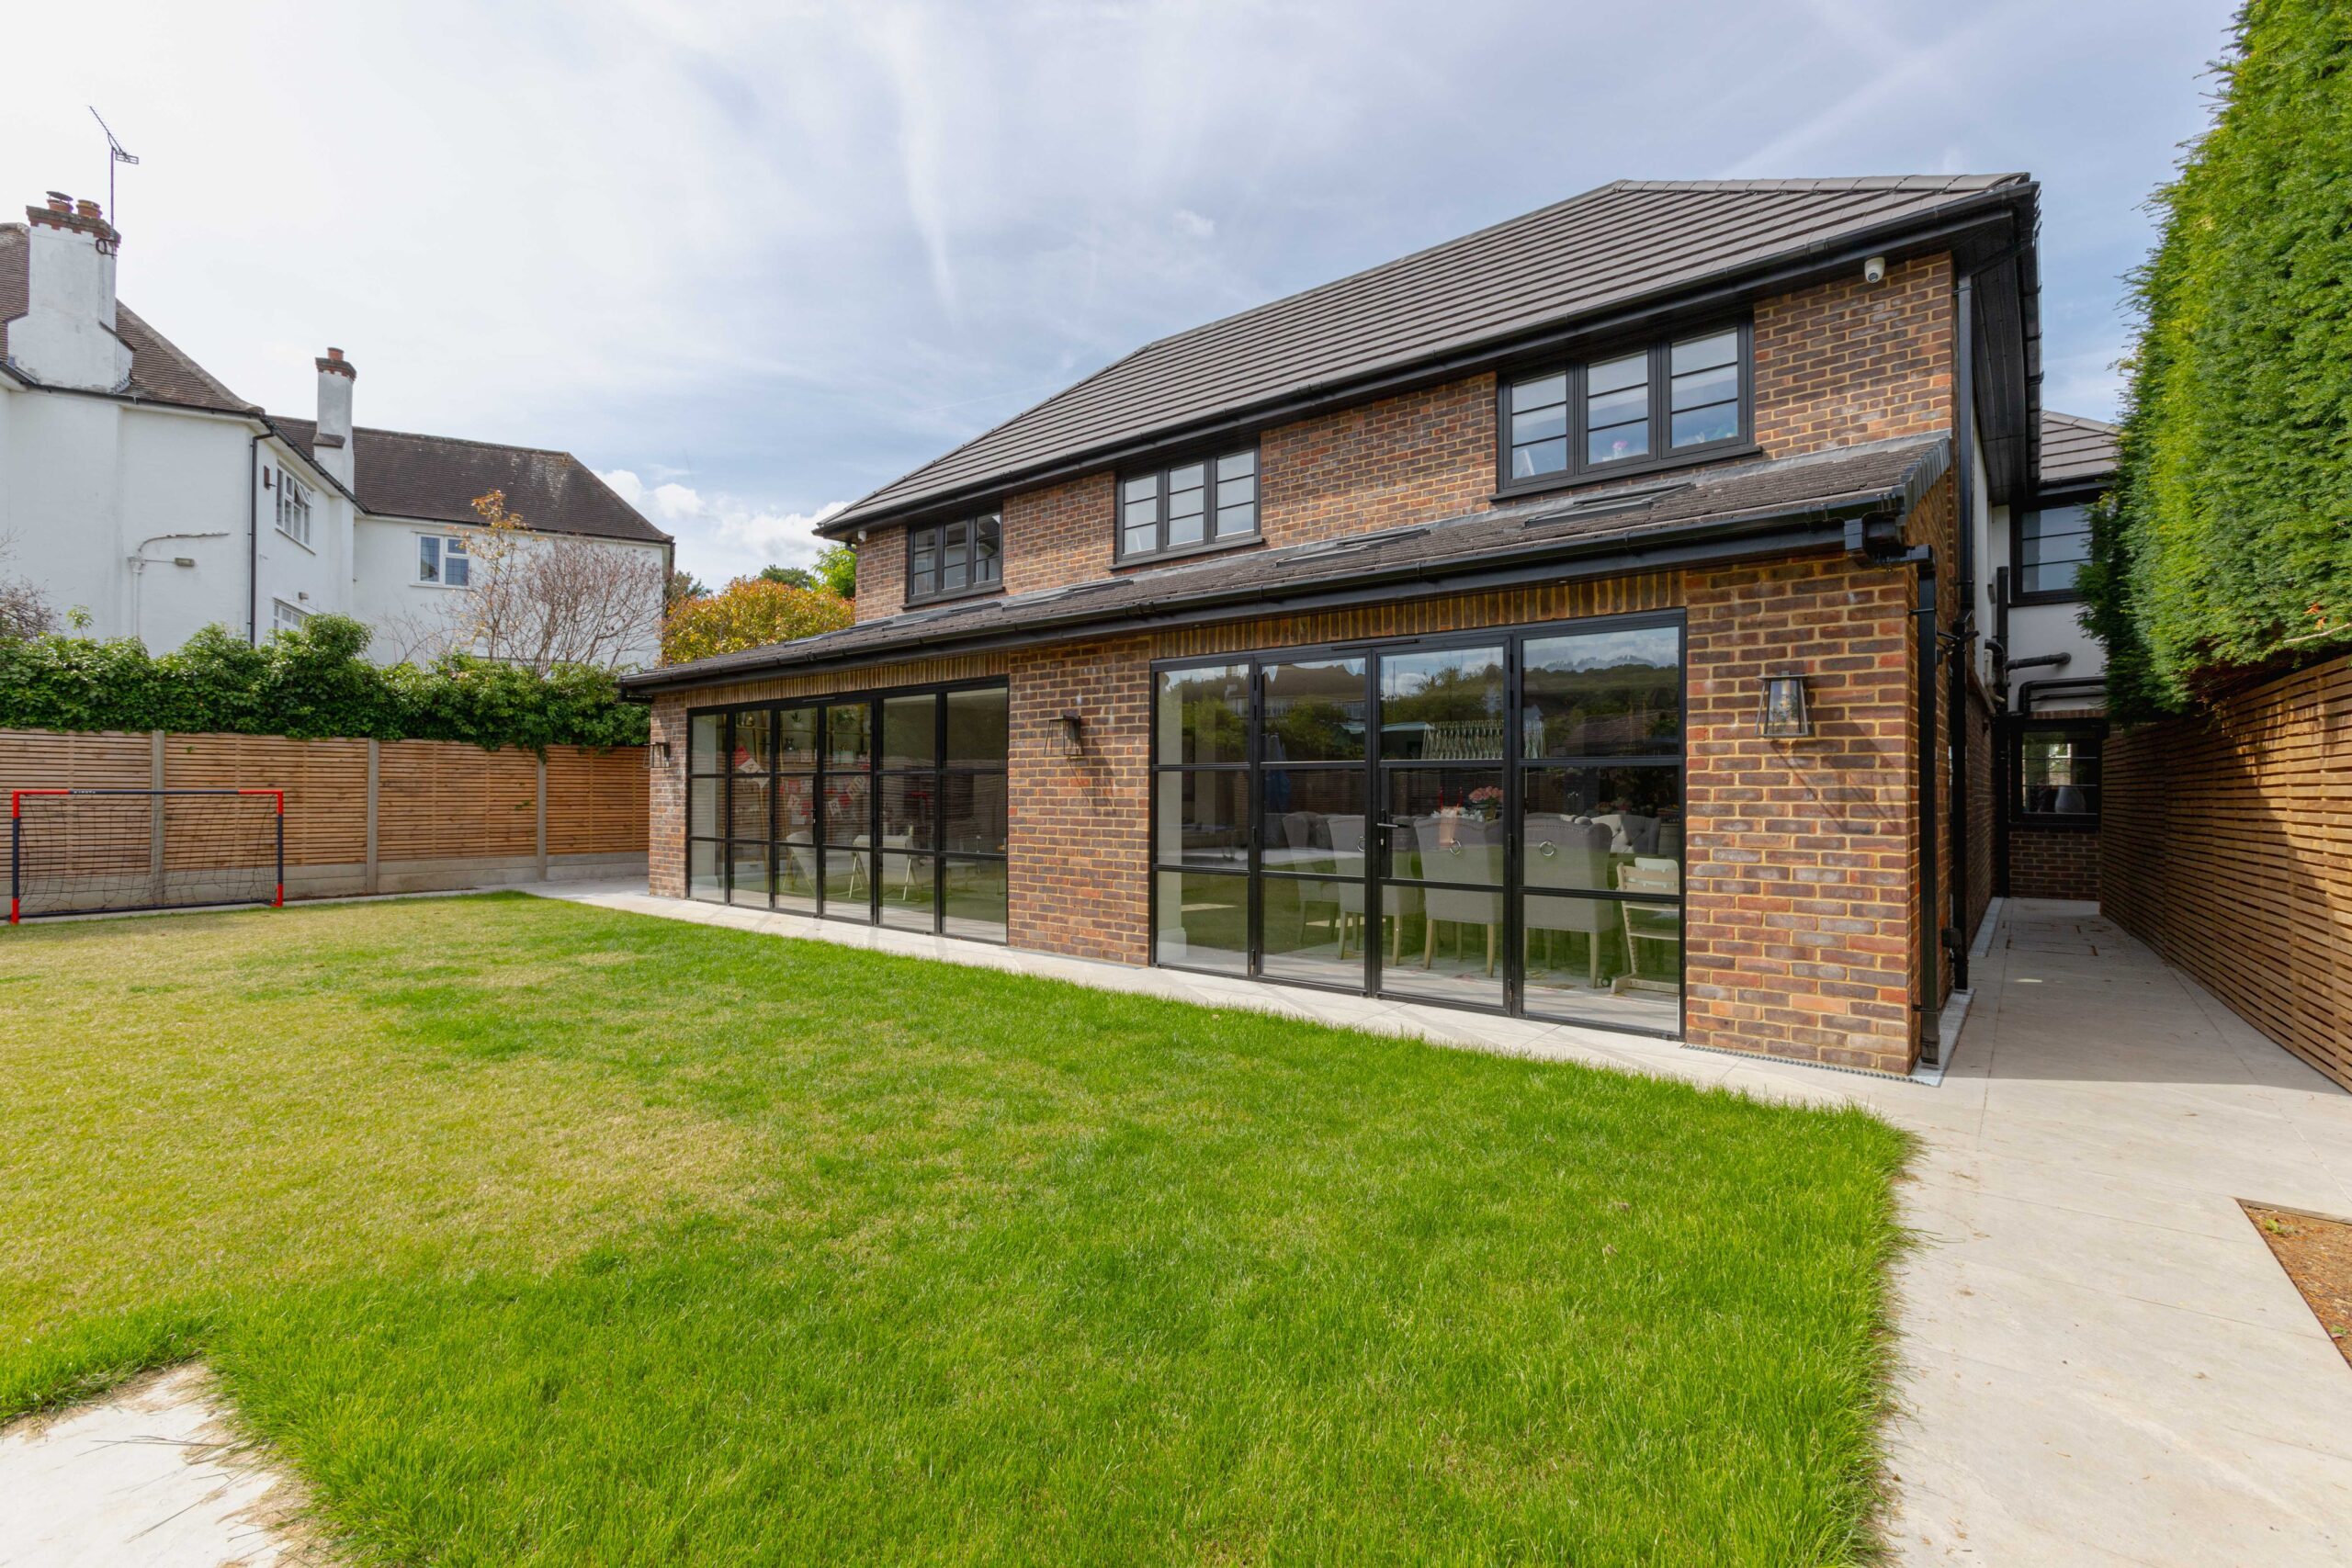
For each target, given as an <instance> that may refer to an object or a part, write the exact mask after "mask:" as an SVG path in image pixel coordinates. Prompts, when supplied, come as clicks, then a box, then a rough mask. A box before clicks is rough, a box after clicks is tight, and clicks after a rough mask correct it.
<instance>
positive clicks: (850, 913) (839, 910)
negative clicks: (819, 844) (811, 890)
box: [819, 848, 874, 922]
mask: <svg viewBox="0 0 2352 1568" xmlns="http://www.w3.org/2000/svg"><path fill="white" fill-rule="evenodd" d="M819 854H820V856H821V857H822V860H821V862H820V864H821V866H822V869H823V871H824V877H825V913H826V914H827V915H828V916H829V917H831V919H838V920H857V921H861V922H871V921H872V920H873V919H874V911H873V909H872V908H871V907H870V906H869V904H868V902H867V900H868V898H869V897H870V894H869V892H868V890H869V889H870V888H871V887H872V886H873V882H874V853H873V852H872V851H870V850H841V849H831V848H827V849H824V850H820V851H819Z"/></svg>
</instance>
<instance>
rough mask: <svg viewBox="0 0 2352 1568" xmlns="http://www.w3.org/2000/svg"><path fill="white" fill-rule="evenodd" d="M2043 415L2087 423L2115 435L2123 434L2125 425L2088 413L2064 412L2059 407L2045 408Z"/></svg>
mask: <svg viewBox="0 0 2352 1568" xmlns="http://www.w3.org/2000/svg"><path fill="white" fill-rule="evenodd" d="M2041 416H2042V418H2044V419H2063V420H2064V421H2065V422H2066V423H2068V424H2087V425H2089V426H2090V427H2091V428H2092V429H2093V430H2104V431H2106V432H2108V433H2109V434H2114V435H2120V434H2123V427H2122V426H2121V425H2120V424H2109V423H2108V422H2107V421H2105V420H2103V419H2093V418H2092V417H2091V416H2090V415H2088V414H2086V413H2064V412H2060V411H2058V410H2057V409H2052V408H2045V409H2043V410H2042V411H2041Z"/></svg>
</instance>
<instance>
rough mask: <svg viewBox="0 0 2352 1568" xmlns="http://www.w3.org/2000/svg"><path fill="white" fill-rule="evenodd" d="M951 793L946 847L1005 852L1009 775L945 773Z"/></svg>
mask: <svg viewBox="0 0 2352 1568" xmlns="http://www.w3.org/2000/svg"><path fill="white" fill-rule="evenodd" d="M939 785H940V789H941V790H942V791H943V792H944V794H945V795H946V796H947V843H946V848H948V849H951V850H962V851H965V852H968V853H974V854H997V855H1001V854H1002V853H1004V852H1005V831H1004V823H1005V775H1004V774H1002V773H944V774H942V775H941V776H940V781H939Z"/></svg>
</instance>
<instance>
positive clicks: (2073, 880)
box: [2009, 823, 2098, 899]
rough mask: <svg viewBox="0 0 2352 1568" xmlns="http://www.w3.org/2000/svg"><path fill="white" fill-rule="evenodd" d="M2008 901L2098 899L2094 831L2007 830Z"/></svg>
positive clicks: (2096, 850) (2063, 829)
mask: <svg viewBox="0 0 2352 1568" xmlns="http://www.w3.org/2000/svg"><path fill="white" fill-rule="evenodd" d="M2009 897H2012V898H2093V899H2095V898H2097V897H2098V829H2079V828H2077V829H2065V828H2020V827H2018V826H2017V825H2016V824H2014V823H2012V824H2011V825H2010V828H2009Z"/></svg>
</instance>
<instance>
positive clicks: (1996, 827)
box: [1993, 567, 2017, 898]
mask: <svg viewBox="0 0 2352 1568" xmlns="http://www.w3.org/2000/svg"><path fill="white" fill-rule="evenodd" d="M1993 646H1994V648H1995V649H1996V652H1995V654H1994V656H1993V896H1994V897H1996V898H2006V897H2008V896H2009V802H2010V801H2012V800H2014V799H2016V798H2017V782H2016V781H2015V780H2013V779H2011V778H2010V777H2009V734H2010V723H2009V569H2008V568H2007V567H2001V568H1998V569H1996V570H1995V571H1994V573H1993Z"/></svg>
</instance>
